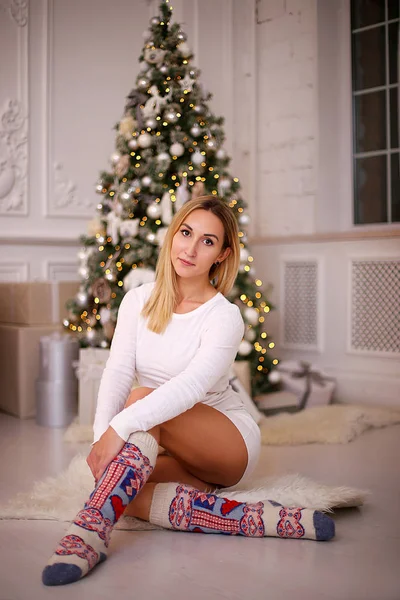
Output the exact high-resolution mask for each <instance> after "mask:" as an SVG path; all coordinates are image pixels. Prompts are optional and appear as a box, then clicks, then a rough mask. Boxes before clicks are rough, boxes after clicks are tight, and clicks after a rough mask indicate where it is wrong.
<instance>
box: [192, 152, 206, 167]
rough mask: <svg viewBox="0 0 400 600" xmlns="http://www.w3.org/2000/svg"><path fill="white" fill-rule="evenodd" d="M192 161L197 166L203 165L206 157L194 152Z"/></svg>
mask: <svg viewBox="0 0 400 600" xmlns="http://www.w3.org/2000/svg"><path fill="white" fill-rule="evenodd" d="M191 161H192V163H193V164H194V165H196V166H198V165H201V163H202V162H203V161H204V156H203V155H202V154H201V152H199V151H198V150H196V152H193V154H192V158H191Z"/></svg>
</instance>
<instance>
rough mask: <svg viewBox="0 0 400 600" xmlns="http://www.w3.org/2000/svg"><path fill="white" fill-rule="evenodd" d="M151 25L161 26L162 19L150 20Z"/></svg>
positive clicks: (153, 18) (154, 18)
mask: <svg viewBox="0 0 400 600" xmlns="http://www.w3.org/2000/svg"><path fill="white" fill-rule="evenodd" d="M150 24H151V25H159V24H160V19H159V18H158V17H152V18H151V19H150Z"/></svg>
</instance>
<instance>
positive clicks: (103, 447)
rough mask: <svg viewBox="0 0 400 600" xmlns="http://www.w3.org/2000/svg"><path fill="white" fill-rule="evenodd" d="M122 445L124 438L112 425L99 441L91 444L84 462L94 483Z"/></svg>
mask: <svg viewBox="0 0 400 600" xmlns="http://www.w3.org/2000/svg"><path fill="white" fill-rule="evenodd" d="M124 445H125V440H123V439H122V438H121V437H119V435H118V433H117V432H116V431H115V430H114V429H113V428H112V427H108V429H107V430H106V431H105V432H104V433H103V435H102V436H101V438H100V439H99V441H98V442H96V443H95V444H94V445H93V447H92V450H91V451H90V454H89V456H88V457H87V459H86V462H87V464H88V465H89V467H90V470H91V471H92V473H93V477H94V479H95V482H96V485H97V482H98V481H99V479H100V477H101V476H102V475H103V473H104V471H105V470H106V469H107V467H108V465H109V464H110V462H111V461H112V460H113V458H115V456H117V454H118V453H119V452H120V451H121V450H122V448H123V447H124Z"/></svg>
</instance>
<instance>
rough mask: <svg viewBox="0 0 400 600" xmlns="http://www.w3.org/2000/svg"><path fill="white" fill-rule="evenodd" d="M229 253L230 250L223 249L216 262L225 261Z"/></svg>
mask: <svg viewBox="0 0 400 600" xmlns="http://www.w3.org/2000/svg"><path fill="white" fill-rule="evenodd" d="M230 253H231V249H230V248H225V250H224V251H223V252H222V254H220V255H219V256H218V258H217V260H219V262H222V261H223V260H225V259H226V258H228V256H229V255H230Z"/></svg>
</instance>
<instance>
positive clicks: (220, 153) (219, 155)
mask: <svg viewBox="0 0 400 600" xmlns="http://www.w3.org/2000/svg"><path fill="white" fill-rule="evenodd" d="M216 157H217V158H219V160H223V159H224V158H225V157H226V152H225V150H224V148H219V149H218V150H217V152H216Z"/></svg>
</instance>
